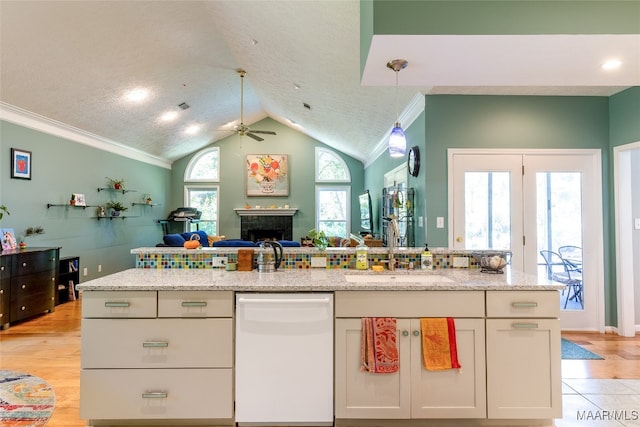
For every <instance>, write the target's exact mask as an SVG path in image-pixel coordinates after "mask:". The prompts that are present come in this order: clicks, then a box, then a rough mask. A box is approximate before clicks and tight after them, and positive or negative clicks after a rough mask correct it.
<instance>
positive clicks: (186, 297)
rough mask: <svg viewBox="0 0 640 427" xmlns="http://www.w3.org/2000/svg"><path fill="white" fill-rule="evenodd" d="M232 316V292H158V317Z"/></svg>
mask: <svg viewBox="0 0 640 427" xmlns="http://www.w3.org/2000/svg"><path fill="white" fill-rule="evenodd" d="M232 316H233V292H232V291H160V292H158V317H232Z"/></svg>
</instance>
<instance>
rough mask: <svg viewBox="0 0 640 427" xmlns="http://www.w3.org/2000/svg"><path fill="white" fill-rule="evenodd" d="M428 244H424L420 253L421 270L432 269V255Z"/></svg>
mask: <svg viewBox="0 0 640 427" xmlns="http://www.w3.org/2000/svg"><path fill="white" fill-rule="evenodd" d="M428 245H429V244H428V243H426V244H425V245H424V251H422V254H420V268H421V269H422V270H433V255H432V254H431V252H430V251H429V246H428Z"/></svg>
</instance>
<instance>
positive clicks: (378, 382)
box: [335, 319, 411, 419]
mask: <svg viewBox="0 0 640 427" xmlns="http://www.w3.org/2000/svg"><path fill="white" fill-rule="evenodd" d="M409 327H410V321H409V320H407V319H398V323H397V328H398V331H397V338H398V353H399V355H400V369H399V371H398V372H396V373H391V374H372V373H369V372H362V371H361V370H360V330H361V321H360V319H336V325H335V334H336V336H335V342H336V346H335V352H336V356H335V358H336V359H335V378H336V379H335V413H336V418H373V419H404V418H409V417H410V405H411V399H410V393H411V385H410V381H411V369H410V345H411V339H410V337H409V336H408V333H407V336H403V335H402V333H401V331H409Z"/></svg>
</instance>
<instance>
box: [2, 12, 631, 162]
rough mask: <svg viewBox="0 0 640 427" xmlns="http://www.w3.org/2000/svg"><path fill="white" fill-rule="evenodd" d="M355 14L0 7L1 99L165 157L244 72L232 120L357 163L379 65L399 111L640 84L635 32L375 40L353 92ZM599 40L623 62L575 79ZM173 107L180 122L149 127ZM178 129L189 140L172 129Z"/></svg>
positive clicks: (383, 125)
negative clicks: (460, 100) (143, 97)
mask: <svg viewBox="0 0 640 427" xmlns="http://www.w3.org/2000/svg"><path fill="white" fill-rule="evenodd" d="M359 19H360V18H359V1H346V0H344V1H188V2H186V1H157V2H145V1H74V2H71V1H60V2H59V1H38V2H35V1H6V0H2V1H0V24H1V28H0V31H1V33H0V59H1V74H0V101H1V102H2V103H3V104H2V105H4V106H5V107H7V106H10V107H12V108H13V107H15V108H17V109H19V110H25V111H26V112H30V113H34V114H37V115H40V116H43V117H46V118H48V119H51V120H53V121H57V122H60V123H62V124H65V125H67V126H71V127H75V128H78V129H80V130H82V131H83V132H86V133H88V134H93V135H95V136H98V137H100V138H102V139H106V140H110V141H113V142H116V143H119V144H122V145H125V146H128V147H131V148H134V149H136V150H139V151H142V152H144V153H148V154H150V155H153V156H156V157H158V158H162V159H167V160H169V161H172V160H175V159H177V158H180V157H182V156H184V155H186V154H188V153H190V152H193V151H195V150H198V149H200V148H201V147H203V146H205V145H207V144H210V143H211V142H212V141H215V140H218V139H220V138H224V137H226V136H228V135H229V133H228V132H222V131H220V129H233V126H234V125H236V124H237V123H238V121H239V116H240V80H239V78H238V76H237V74H236V69H238V68H243V69H245V70H247V77H246V78H245V98H244V101H245V108H244V112H245V114H244V115H245V117H244V121H245V124H248V125H251V124H253V123H255V122H256V121H259V120H261V119H263V118H265V117H271V118H273V119H274V120H276V121H278V122H281V123H282V124H284V125H287V126H290V127H293V128H295V129H296V130H299V131H301V132H304V133H306V134H307V135H309V136H311V137H313V138H316V139H318V140H320V141H322V142H325V143H326V144H328V145H330V146H332V147H334V148H336V149H338V150H341V151H343V152H345V153H347V154H349V155H352V156H353V157H355V158H357V159H360V160H362V161H363V162H365V163H366V162H367V161H370V160H371V158H370V157H371V153H372V152H374V151H375V148H376V147H380V145H381V144H383V143H384V140H385V137H386V135H387V133H388V132H389V130H390V128H391V127H392V125H393V122H394V121H395V118H396V107H395V106H396V89H395V87H394V85H395V76H394V73H393V72H392V71H390V70H389V69H387V68H386V67H385V64H386V62H387V61H388V60H390V59H394V58H396V57H404V58H407V59H408V60H409V62H410V64H409V67H408V68H407V69H406V70H404V71H402V72H401V73H400V74H399V83H400V86H401V87H400V88H399V89H398V100H399V105H400V109H401V110H402V109H403V106H406V105H408V104H409V103H410V101H411V100H412V99H414V96H415V95H416V94H417V93H418V92H421V93H425V94H505V95H510V94H518V95H590V96H609V95H611V94H614V93H616V92H618V91H620V90H622V89H624V88H626V87H628V86H635V85H640V65H639V62H638V61H639V59H638V57H639V56H640V38H638V36H637V35H635V36H634V35H630V36H627V37H615V36H610V37H609V39H606V37H604V36H602V37H601V36H593V37H592V38H584V37H583V38H580V37H575V38H562V40H561V41H562V43H560V42H559V39H558V38H555V37H553V36H546V37H542V36H540V37H538V36H528V37H526V38H525V39H516V37H518V36H514V37H494V38H492V39H489V38H486V37H484V38H481V37H475V36H467V37H465V38H461V37H455V36H449V37H440V38H433V37H432V38H424V37H425V36H417V37H416V36H413V37H403V36H390V37H380V38H378V37H377V36H376V39H375V40H374V43H373V44H372V50H371V52H370V54H369V57H368V58H369V62H368V63H367V65H366V68H365V71H364V75H363V81H362V82H361V80H360V55H359V48H360V40H359V26H360V21H359ZM421 37H423V38H421ZM526 46H529V48H526V49H525V47H526ZM612 46H615V47H616V49H615V51H614V52H613V53H616V54H617V53H620V54H623V55H628V56H629V57H630V58H629V59H627V60H626V63H625V65H626V69H625V71H624V72H621V73H618V74H617V75H615V76H613V77H612V75H604V74H603V73H601V72H597V71H594V70H593V69H591V68H589V69H587V68H588V67H587V66H586V65H585V64H590V63H594V61H595V63H596V64H599V63H600V62H601V61H602V59H603V58H602V56H603V55H605V54H606V53H607V52H608V50H609V49H611V47H612ZM532 52H534V53H535V55H532ZM563 55H564V56H566V57H567V58H568V59H564V60H562V61H560V62H559V63H557V64H556V65H554V66H552V67H550V66H549V63H550V62H549V61H550V59H552V58H556V59H557V58H558V57H563ZM572 55H573V57H572ZM494 58H496V59H500V60H499V61H498V60H494ZM509 58H511V59H510V60H509ZM525 58H526V63H524V64H523V61H524V59H525ZM514 64H517V66H516V65H514ZM436 65H437V66H436ZM432 71H433V72H432ZM435 71H437V73H435ZM541 76H542V77H544V78H541ZM296 85H297V87H298V88H296ZM133 87H145V88H148V89H150V91H151V96H150V97H149V99H148V100H147V102H145V103H143V104H131V103H128V102H125V101H124V100H123V97H122V95H123V93H124V92H125V91H126V90H128V89H131V88H133ZM182 102H186V103H187V104H189V105H190V108H189V109H187V110H184V111H182V110H179V109H177V105H178V104H180V103H182ZM304 103H307V104H309V105H310V106H311V109H310V110H309V109H307V108H305V107H304V106H303V104H304ZM171 109H174V110H178V111H180V116H179V118H178V120H176V121H175V122H173V123H170V124H168V123H163V122H161V121H159V120H158V117H159V116H160V114H162V113H163V112H165V111H167V110H171ZM292 122H294V123H295V125H293V124H292ZM189 124H199V125H201V126H202V130H201V132H200V133H198V134H197V135H187V134H185V132H184V129H185V127H186V126H187V125H189ZM265 138H270V137H269V136H265Z"/></svg>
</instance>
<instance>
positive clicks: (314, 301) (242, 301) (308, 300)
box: [238, 297, 331, 304]
mask: <svg viewBox="0 0 640 427" xmlns="http://www.w3.org/2000/svg"><path fill="white" fill-rule="evenodd" d="M238 303H239V304H329V303H331V298H295V299H294V298H246V297H240V298H238Z"/></svg>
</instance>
